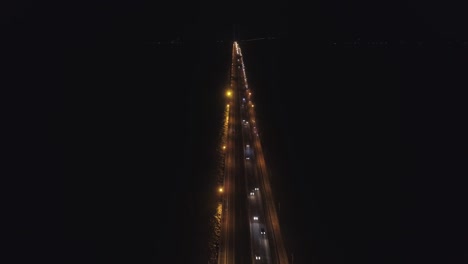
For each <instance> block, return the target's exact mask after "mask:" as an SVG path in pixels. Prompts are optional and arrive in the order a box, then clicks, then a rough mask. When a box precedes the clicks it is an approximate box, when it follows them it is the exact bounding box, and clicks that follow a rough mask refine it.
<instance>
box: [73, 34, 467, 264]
mask: <svg viewBox="0 0 468 264" xmlns="http://www.w3.org/2000/svg"><path fill="white" fill-rule="evenodd" d="M127 45H128V46H125V48H126V49H127V51H128V52H126V53H124V54H122V53H119V50H120V49H119V48H115V49H112V48H109V47H106V46H105V45H104V46H103V47H102V48H99V49H98V50H97V51H94V52H93V53H91V54H87V53H86V52H84V53H78V54H77V56H83V57H82V58H81V61H86V60H87V59H89V61H92V62H93V63H90V64H89V65H86V64H85V63H84V64H81V65H83V67H84V65H86V67H87V68H86V69H81V70H84V71H85V72H87V75H86V77H87V78H86V79H80V80H79V81H78V82H77V83H78V84H79V87H82V90H79V89H77V90H76V91H80V96H79V98H84V100H83V102H84V103H83V104H78V102H79V101H78V102H77V104H76V107H77V108H76V109H77V110H79V109H81V110H80V111H81V112H79V113H78V117H80V119H81V120H80V122H79V123H76V126H75V129H76V130H75V132H76V134H77V136H76V142H77V144H78V146H79V150H80V151H79V153H80V155H77V156H76V158H75V160H76V163H77V165H76V168H77V171H79V177H77V178H76V179H77V180H76V181H75V182H73V183H72V186H71V187H72V189H73V192H71V193H70V194H71V201H72V202H73V203H72V204H73V205H75V207H74V208H77V209H76V210H73V211H71V216H72V217H73V219H74V221H73V223H74V224H75V225H74V228H73V231H74V233H75V234H76V235H75V236H74V240H73V242H74V245H76V246H75V247H74V248H73V253H71V254H70V256H71V258H72V259H74V260H75V261H74V262H73V263H117V262H118V263H190V264H192V263H193V264H195V263H203V264H205V263H214V259H215V255H216V238H217V236H218V235H219V233H218V232H219V226H217V217H218V210H219V208H218V198H219V197H218V193H217V189H218V187H219V175H220V171H221V168H222V158H221V155H220V152H221V151H222V150H221V147H222V142H223V122H224V114H225V113H224V107H225V102H224V99H223V98H224V97H223V96H224V92H225V89H224V88H225V87H226V86H227V80H228V78H227V77H228V75H227V73H228V71H227V69H228V65H229V59H230V48H231V47H230V45H229V44H222V43H221V44H206V43H203V42H193V43H192V44H191V45H188V46H187V45H185V46H184V45H182V46H171V45H169V46H166V47H160V48H158V49H153V47H152V46H151V45H146V44H141V43H137V44H134V43H128V44H127ZM304 45H305V44H304ZM327 45H328V44H325V43H324V44H323V45H316V46H315V47H314V46H310V45H308V46H307V48H306V47H303V48H301V49H300V50H301V52H298V50H297V49H298V44H297V43H294V44H292V43H291V42H289V41H276V42H273V41H271V42H257V43H255V44H254V43H253V42H252V43H250V44H247V43H246V44H245V45H243V46H242V48H243V54H244V56H245V63H246V73H247V78H248V80H249V85H250V88H251V89H252V91H253V96H254V97H253V100H254V102H255V105H256V109H257V115H258V116H257V122H258V128H259V132H260V135H261V138H262V140H264V144H263V145H264V147H265V154H266V158H267V162H268V163H269V165H270V166H271V170H272V173H273V183H274V185H275V186H274V190H275V194H276V195H277V199H278V203H279V204H278V208H279V213H280V220H281V224H282V226H283V230H284V233H285V239H286V241H287V249H288V250H289V252H290V255H291V259H294V263H296V264H297V263H306V264H308V263H414V262H416V263H421V262H426V263H427V262H431V263H435V262H439V263H463V262H462V261H461V260H462V258H463V254H462V252H463V250H462V249H461V248H460V245H461V244H462V237H461V234H462V232H463V231H462V230H463V229H462V228H461V226H462V225H461V223H462V219H464V218H463V209H462V208H463V206H462V202H461V201H463V199H462V194H463V192H462V186H463V185H462V183H463V181H462V178H461V177H462V173H461V171H462V167H461V166H460V164H462V163H461V161H462V160H463V159H464V157H465V156H463V154H462V153H463V152H462V150H463V146H465V144H466V139H464V137H463V136H462V135H464V134H465V133H464V131H465V130H464V128H463V126H462V123H463V122H462V120H464V118H463V114H462V113H464V112H466V111H465V110H466V104H464V103H463V100H462V98H464V96H463V95H464V94H465V92H464V91H463V87H464V86H465V85H464V84H466V80H465V79H464V78H463V77H462V76H463V75H462V72H463V69H466V64H464V63H463V57H462V56H461V55H462V53H460V52H456V51H447V50H437V51H433V50H427V49H412V50H400V49H397V48H388V49H386V50H375V49H367V48H363V49H356V48H347V47H339V48H336V47H333V46H332V47H330V46H327ZM130 50H132V51H133V52H129V51H130ZM304 63H305V64H304ZM77 70H79V69H77ZM91 73H92V74H91ZM89 76H91V77H89ZM103 102H105V103H103ZM81 153H82V154H81ZM79 164H84V165H86V166H80V165H79Z"/></svg>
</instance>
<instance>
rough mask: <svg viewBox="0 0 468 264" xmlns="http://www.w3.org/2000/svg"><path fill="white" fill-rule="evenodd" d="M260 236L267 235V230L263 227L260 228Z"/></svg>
mask: <svg viewBox="0 0 468 264" xmlns="http://www.w3.org/2000/svg"><path fill="white" fill-rule="evenodd" d="M260 234H261V235H265V234H266V233H265V228H263V227H262V228H260Z"/></svg>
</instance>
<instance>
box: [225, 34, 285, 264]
mask: <svg viewBox="0 0 468 264" xmlns="http://www.w3.org/2000/svg"><path fill="white" fill-rule="evenodd" d="M227 96H228V104H227V106H226V107H227V108H228V129H227V142H226V148H225V168H224V186H223V210H222V215H221V237H220V246H219V252H218V264H244V263H245V264H247V263H255V264H256V263H262V264H289V263H290V261H289V259H288V254H287V252H286V249H285V245H284V242H283V237H282V233H281V229H280V224H279V219H278V214H277V211H276V207H275V205H276V204H277V203H276V202H275V200H274V196H273V193H272V189H271V186H270V173H269V169H268V166H267V164H266V162H265V157H264V155H263V150H262V145H261V142H260V138H259V134H258V127H257V125H256V120H255V111H254V109H255V107H254V106H255V105H254V104H253V102H252V91H251V90H250V89H249V87H248V83H247V77H246V75H245V67H244V62H243V57H242V52H241V49H240V47H239V45H238V43H237V42H234V43H233V49H232V64H231V70H230V91H229V94H227Z"/></svg>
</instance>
